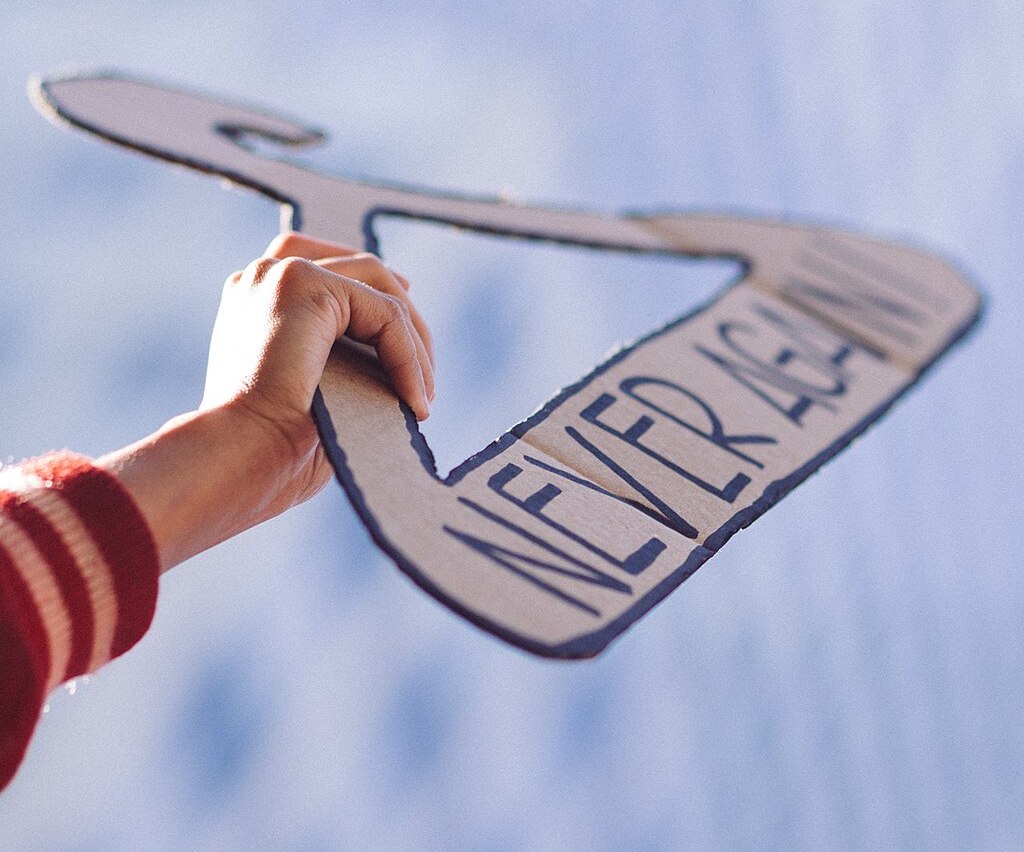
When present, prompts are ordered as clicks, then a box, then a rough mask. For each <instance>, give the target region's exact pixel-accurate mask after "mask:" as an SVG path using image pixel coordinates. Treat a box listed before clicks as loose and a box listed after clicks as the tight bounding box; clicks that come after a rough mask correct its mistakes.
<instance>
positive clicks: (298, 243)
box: [267, 231, 309, 257]
mask: <svg viewBox="0 0 1024 852" xmlns="http://www.w3.org/2000/svg"><path fill="white" fill-rule="evenodd" d="M308 244H309V239H308V238H307V237H303V236H301V235H300V234H297V233H296V232H295V231H287V232H285V233H283V234H278V235H277V236H276V237H274V239H272V240H271V241H270V245H269V246H267V254H273V255H277V256H279V257H287V256H289V255H295V254H302V253H303V249H304V248H305V247H306V246H307V245H308Z"/></svg>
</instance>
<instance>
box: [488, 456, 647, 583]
mask: <svg viewBox="0 0 1024 852" xmlns="http://www.w3.org/2000/svg"><path fill="white" fill-rule="evenodd" d="M522 472H523V469H522V468H521V467H519V466H518V465H515V464H507V465H505V466H504V467H503V468H502V469H501V470H499V471H498V472H497V473H496V474H494V475H493V476H491V478H490V479H488V480H487V487H488V488H490V489H491V490H492V491H494V492H495V493H496V494H500V495H501V496H502V497H504V498H505V499H506V500H508V501H509V502H511V503H512V504H513V505H515V506H518V507H519V508H520V509H522V510H523V511H525V512H527V513H528V514H530V515H533V517H535V518H537V519H538V520H540V521H541V522H542V523H544V524H546V525H547V526H549V527H551V529H553V530H555V531H556V532H558V533H559V534H561V535H563V536H565V537H566V538H568V539H571V540H572V541H574V542H576V543H577V544H579V545H581V546H582V547H584V548H586V549H587V550H589V551H590V552H591V553H593V554H594V555H595V556H598V557H600V558H601V559H603V560H604V561H605V562H607V563H608V564H610V565H613V566H614V567H616V568H618V569H620V570H622V571H625V572H626V573H627V574H631V575H633V576H634V577H635V576H637V575H638V574H640V573H641V572H643V571H644V570H645V569H646V568H648V567H650V565H651V563H653V562H654V560H655V559H657V558H658V556H660V555H661V553H662V551H664V550H665V544H664V542H662V541H660V540H659V539H657V538H650V539H648V540H647V541H646V542H645V543H644V544H642V545H641V546H640V547H638V548H637V549H636V550H634V551H633V552H632V553H631V554H629V556H627V557H626V558H625V559H617V558H616V557H614V556H612V555H611V554H610V553H608V552H607V551H606V550H603V549H602V548H600V547H598V546H597V545H596V544H594V543H593V542H592V541H589V540H588V539H586V538H584V537H583V536H581V535H579V534H578V533H576V532H574V531H572V530H570V529H569V528H568V527H565V526H563V525H562V524H560V523H558V522H557V521H555V520H553V519H552V518H550V517H548V516H547V515H545V514H544V509H545V508H546V507H547V506H548V504H549V503H551V501H552V500H554V499H555V498H556V497H558V496H559V495H560V494H562V489H561V488H559V487H558V486H556V485H554V484H553V483H550V482H549V483H546V484H545V485H544V486H543V487H541V488H540V489H539V490H537V491H535V492H534V493H533V494H531V495H530V496H529V497H527V498H526V499H525V500H520V499H519V498H518V497H515V496H513V495H512V494H510V493H509V492H508V491H506V490H505V486H506V485H508V484H509V483H510V482H511V481H512V480H513V479H515V478H516V477H517V476H519V475H520V474H521V473H522Z"/></svg>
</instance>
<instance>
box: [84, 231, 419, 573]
mask: <svg viewBox="0 0 1024 852" xmlns="http://www.w3.org/2000/svg"><path fill="white" fill-rule="evenodd" d="M408 288H409V285H408V282H406V281H405V279H404V278H402V277H401V276H398V275H396V274H395V273H393V272H392V271H390V270H389V269H388V268H387V267H386V266H384V264H383V263H382V262H381V261H380V260H379V259H378V258H377V257H375V256H374V255H372V254H368V253H365V252H357V251H355V250H354V249H350V248H347V247H344V246H340V245H337V244H334V243H329V242H326V241H323V240H317V239H313V238H311V237H307V236H305V235H302V234H297V233H285V234H282V235H280V236H279V237H277V238H275V239H274V240H273V242H271V243H270V245H269V246H268V247H267V250H266V253H265V255H264V256H263V257H261V258H259V259H258V260H255V261H253V262H252V263H251V264H249V265H248V266H247V267H246V268H245V269H244V270H242V271H240V272H236V273H234V274H233V275H231V276H230V277H229V278H228V279H227V281H226V282H225V285H224V291H223V294H222V298H221V304H220V309H219V311H218V314H217V320H216V323H215V325H214V330H213V335H212V338H211V341H210V356H209V361H208V365H207V376H206V387H205V390H204V394H203V400H202V404H201V405H200V408H199V411H198V412H193V413H191V414H187V415H183V416H182V417H179V418H176V419H175V420H172V421H171V422H170V423H168V424H167V426H165V427H164V428H163V429H161V430H160V431H158V432H157V433H155V434H154V435H153V436H150V438H148V439H144V440H143V441H140V442H139V443H138V444H136V445H133V446H132V447H128V448H125V450H122V451H119V452H117V453H114V454H111V455H110V456H108V457H106V458H104V459H101V460H100V461H101V463H102V464H104V466H106V467H108V468H109V469H110V470H112V471H113V472H114V473H116V474H117V475H118V476H119V477H120V478H121V479H122V481H123V482H124V483H125V484H126V485H127V486H128V488H129V490H130V491H132V493H133V495H134V496H135V497H136V500H137V501H138V502H139V504H140V506H141V507H142V509H143V512H144V514H146V516H147V518H148V519H149V521H150V524H151V526H152V527H153V531H154V534H155V537H156V538H157V542H158V547H159V548H160V550H161V559H162V564H163V568H164V570H166V569H167V568H169V567H171V565H174V564H177V563H178V562H181V561H183V560H184V559H187V558H188V557H189V556H191V555H193V554H195V553H198V552H199V551H201V550H203V549H205V548H207V547H210V546H212V545H213V544H216V543H217V542H218V541H222V540H224V539H226V538H228V537H230V536H232V535H234V534H236V533H238V532H241V531H242V530H244V529H247V528H248V527H251V526H255V525H256V524H258V523H260V522H261V521H264V520H266V519H268V518H271V517H273V516H274V515H277V514H279V513H281V512H283V511H284V510H286V509H287V508H289V507H291V506H294V505H296V504H298V503H301V502H303V501H304V500H307V499H308V498H309V497H311V496H313V495H314V494H315V493H317V492H318V491H319V490H321V489H322V488H323V486H324V485H325V484H326V483H327V482H328V480H329V479H330V477H331V473H332V471H331V467H330V464H329V462H328V461H327V458H326V454H325V453H324V451H323V449H322V448H321V446H320V441H319V438H318V436H317V433H316V428H315V425H314V423H313V419H312V415H311V414H310V408H311V405H312V401H313V395H314V393H315V391H316V387H317V385H318V384H319V382H320V379H321V377H322V375H323V370H324V366H325V364H326V363H327V358H328V356H329V355H330V352H331V348H332V347H333V346H334V344H335V342H336V341H337V340H338V339H339V338H340V337H342V336H343V335H347V336H349V337H351V338H352V339H354V340H357V341H359V342H361V343H367V344H370V345H371V346H373V347H374V348H375V349H376V350H377V354H378V356H379V358H380V361H381V364H382V366H383V368H384V370H385V372H386V373H387V375H388V378H389V379H390V381H391V383H392V385H393V386H394V388H395V391H396V392H397V394H398V396H399V397H400V398H401V399H402V400H403V401H404V402H406V403H407V404H408V405H409V406H410V408H412V410H413V412H415V414H416V417H417V418H418V419H420V420H423V419H425V418H426V417H427V414H428V406H429V401H430V400H431V399H432V398H433V395H434V367H433V350H432V347H431V340H430V333H429V331H428V329H427V326H426V324H425V323H424V322H423V319H422V317H420V315H419V313H418V312H417V311H416V309H415V307H414V306H413V304H412V302H411V301H410V300H409V296H408ZM183 498H184V499H183Z"/></svg>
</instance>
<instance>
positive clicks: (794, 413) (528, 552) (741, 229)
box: [33, 74, 981, 658]
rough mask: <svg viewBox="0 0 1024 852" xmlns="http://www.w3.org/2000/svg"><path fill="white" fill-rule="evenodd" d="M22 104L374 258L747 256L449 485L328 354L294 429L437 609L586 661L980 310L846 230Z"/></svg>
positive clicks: (57, 99) (408, 416)
mask: <svg viewBox="0 0 1024 852" xmlns="http://www.w3.org/2000/svg"><path fill="white" fill-rule="evenodd" d="M33 96H34V99H35V102H36V104H37V105H38V106H39V107H40V108H41V109H42V110H43V111H44V112H45V113H47V114H48V115H50V116H51V117H54V118H57V119H59V120H61V121H64V122H67V123H69V124H71V125H73V126H75V127H78V128H79V129H82V130H86V131H88V132H90V133H94V134H96V135H98V136H100V137H103V138H105V139H107V140H109V141H112V142H115V143H118V144H120V145H124V146H127V147H130V148H133V149H135V150H137V151H141V152H143V153H146V154H150V155H152V156H155V157H159V158H161V159H163V160H167V161H170V162H174V163H179V164H183V165H186V166H189V167H191V168H195V169H199V170H201V171H204V172H209V173H211V174H214V175H218V176H221V177H224V178H227V179H228V180H230V181H232V182H234V183H236V184H240V185H243V186H246V187H250V188H252V189H255V190H257V191H258V192H261V193H263V194H265V195H267V196H269V197H271V198H273V199H275V200H276V201H278V202H279V203H280V204H281V205H282V221H283V225H284V226H285V227H288V228H292V229H294V230H302V231H305V232H307V233H311V234H313V235H315V236H319V237H322V238H324V239H330V240H334V241H338V242H342V243H347V244H350V245H363V246H365V247H366V248H368V249H370V250H376V238H375V236H374V221H375V219H377V217H380V216H404V217H409V218H412V219H419V220H428V221H432V222H439V223H448V224H451V225H454V226H458V227H460V228H467V229H471V230H475V231H481V232H487V233H494V234H502V235H506V236H509V237H520V238H529V239H538V240H550V241H555V242H561V243H569V244H575V245H583V246H593V247H599V248H605V249H614V250H620V251H632V252H652V253H662V254H668V255H680V256H689V257H722V258H731V259H736V260H739V261H741V262H742V264H743V268H744V270H745V273H744V274H743V275H742V277H741V278H740V279H739V280H738V281H736V282H734V283H733V284H731V285H730V286H728V287H727V288H725V289H724V291H723V292H722V293H720V294H719V295H718V296H717V298H716V299H715V300H714V301H712V302H711V303H709V304H707V305H705V306H703V307H701V308H700V309H698V310H696V311H694V312H692V313H689V314H687V315H685V316H682V317H679V318H677V319H674V320H672V321H671V322H669V323H668V324H667V325H665V326H664V327H662V328H659V329H657V330H655V331H653V332H652V333H651V334H649V335H648V336H647V337H645V338H643V339H641V340H639V341H637V342H635V343H633V344H632V345H630V346H629V347H628V348H625V349H622V350H620V351H618V352H617V353H616V354H614V355H613V356H611V357H610V358H609V359H608V360H606V361H605V362H603V363H601V364H599V365H598V366H597V367H595V368H594V369H593V370H592V371H591V372H590V373H589V374H587V375H586V376H584V377H582V378H581V379H579V381H577V382H576V383H574V384H572V385H571V386H569V387H566V388H565V389H563V390H562V391H560V392H559V393H558V394H557V395H556V396H555V397H553V398H552V399H550V400H548V401H547V402H546V403H544V405H543V406H542V407H540V408H539V409H538V410H537V411H536V412H535V413H534V414H532V415H530V416H529V417H528V418H527V419H526V420H523V421H522V422H520V423H518V424H516V425H515V426H513V427H512V428H511V429H509V430H508V431H507V432H506V433H505V434H503V435H502V436H501V437H500V438H498V439H497V440H495V441H494V442H492V443H491V444H490V445H489V446H487V447H484V448H483V449H481V450H480V451H479V452H477V453H476V454H475V455H473V456H471V457H470V458H468V459H466V460H465V461H464V462H463V463H462V464H461V465H459V466H458V467H456V468H455V469H454V470H453V471H452V472H451V473H450V474H449V475H448V476H447V477H446V478H444V479H441V478H440V477H439V476H438V475H437V473H436V470H435V466H434V462H433V456H432V454H431V451H430V448H429V446H428V445H427V442H426V440H425V439H424V437H423V436H422V434H421V433H420V431H419V428H418V426H417V423H416V420H415V418H414V417H413V415H412V413H411V411H410V410H409V409H408V408H407V407H406V406H404V405H403V404H401V403H400V402H399V401H398V399H397V398H396V397H395V395H394V394H393V392H392V391H391V389H390V388H389V386H388V384H387V382H386V380H385V378H384V376H383V373H382V372H381V370H380V369H379V366H378V365H377V363H376V361H375V359H374V358H373V357H372V356H371V355H367V354H366V352H365V350H364V349H363V348H361V347H357V346H354V345H349V344H346V343H345V342H344V341H343V342H341V343H339V345H338V346H336V347H335V351H334V353H333V355H332V357H331V360H330V362H329V364H328V366H327V370H326V372H325V374H324V377H323V380H322V382H321V385H320V388H319V391H318V393H317V395H316V399H315V401H314V405H313V415H314V417H315V419H316V422H317V426H318V429H319V431H320V436H321V439H322V442H323V444H324V447H325V448H326V450H327V454H328V456H329V458H330V460H331V463H332V464H333V466H334V469H335V471H336V473H337V478H338V480H339V482H340V483H341V485H342V486H343V487H344V489H345V491H346V492H347V494H348V497H349V499H350V500H351V502H352V505H353V506H354V507H355V509H356V511H357V513H358V514H359V517H360V518H361V519H362V522H363V523H364V524H365V525H366V527H367V528H368V530H369V531H370V533H371V535H372V537H373V539H374V541H375V542H376V543H377V544H378V545H379V546H380V547H381V549H383V550H384V551H385V552H386V553H387V554H388V556H390V557H391V559H392V560H394V562H395V563H396V564H397V565H398V566H399V567H400V568H401V569H402V570H403V571H404V572H405V573H406V574H407V575H409V577H411V578H412V579H413V580H414V581H415V582H416V583H417V584H419V585H420V586H421V587H422V588H423V589H425V590H426V591H427V592H429V593H430V594H431V595H433V596H434V597H435V598H437V599H438V600H439V601H441V602H442V603H444V604H445V605H447V606H448V607H450V608H451V609H452V610H454V611H455V612H457V613H459V614H461V615H463V616H464V617H465V618H467V619H469V620H470V621H471V622H473V623H475V624H477V625H478V626H480V627H482V628H483V629H485V630H487V631H489V632H491V633H493V634H494V635H496V636H499V637H501V638H502V639H505V640H507V641H508V642H511V643H513V644H514V645H517V646H519V647H521V648H524V649H526V650H527V651H531V652H534V653H537V654H541V655H544V656H550V657H561V658H577V657H590V656H593V655H595V654H597V653H599V652H601V651H602V650H604V648H605V647H607V645H608V643H609V642H611V641H612V640H613V639H614V638H615V637H617V636H618V635H619V634H620V633H622V632H623V631H624V630H625V629H626V628H627V627H629V626H630V625H631V624H632V623H634V622H635V621H636V620H637V619H638V618H640V617H641V616H642V615H643V614H644V613H645V612H647V611H648V610H650V609H651V607H653V606H654V605H655V604H656V603H658V602H659V601H660V600H662V599H663V598H664V597H665V596H666V595H668V594H669V592H671V591H672V590H673V589H675V588H676V587H677V586H678V585H679V584H680V583H682V582H683V580H685V579H686V578H687V577H689V576H690V575H691V574H692V573H693V572H694V571H696V570H697V569H698V568H699V567H700V566H701V565H703V564H704V563H705V562H706V561H707V560H708V559H710V558H711V557H712V556H713V555H714V554H715V553H716V552H717V551H718V550H719V549H720V548H721V547H722V545H723V544H725V542H726V541H727V540H728V539H729V538H730V537H731V536H732V535H733V534H734V533H735V532H736V531H737V530H739V529H741V528H743V527H746V526H748V525H749V524H750V523H752V522H753V521H754V520H755V519H756V518H758V517H759V516H760V515H762V514H763V513H764V512H766V511H767V510H768V509H769V508H770V507H771V506H773V505H774V504H775V503H776V502H778V501H779V500H780V499H781V498H782V497H783V496H785V495H786V494H787V493H788V492H789V491H790V490H792V489H793V488H794V487H796V486H797V485H798V484H799V483H800V482H802V481H803V480H804V479H806V478H807V477H808V476H810V475H811V474H812V473H814V472H815V471H816V470H817V469H818V468H819V467H821V466H822V465H823V464H824V463H825V462H826V461H828V460H829V459H830V458H832V457H833V456H835V455H836V454H837V453H839V452H840V451H841V450H843V449H844V448H845V447H847V446H848V445H849V444H850V443H851V441H853V440H854V438H856V437H857V436H858V435H860V434H861V433H862V432H863V431H864V430H865V429H866V428H867V427H868V426H870V425H871V424H872V423H873V422H875V421H876V420H878V418H879V417H881V416H882V415H883V414H884V413H885V412H886V410H887V409H888V408H889V406H890V405H892V403H893V402H894V401H895V400H896V399H897V398H898V397H899V396H900V395H901V394H903V393H904V392H905V391H906V390H907V389H908V388H909V387H910V386H912V385H913V384H914V383H915V382H916V381H917V380H918V379H919V378H920V377H921V375H922V374H923V372H924V371H925V370H927V369H928V368H929V367H930V366H931V365H932V364H933V363H934V362H935V361H936V359H938V358H939V357H940V356H941V355H942V354H943V353H944V352H946V351H947V350H948V349H949V347H950V346H952V344H953V343H955V342H956V341H957V340H959V339H960V338H961V337H962V336H963V335H964V334H965V333H966V332H967V331H968V330H969V329H970V328H971V327H972V325H973V324H974V323H975V322H976V320H977V318H978V316H979V313H980V308H981V300H980V298H979V295H978V293H977V292H976V291H975V290H974V288H973V287H972V286H971V284H970V283H969V282H968V281H967V280H966V279H965V278H964V277H963V276H962V275H961V274H960V273H959V272H958V271H957V270H956V269H954V268H953V267H952V266H950V265H949V264H948V263H946V262H944V261H943V260H940V259H939V258H936V257H934V256H932V255H931V254H928V253H925V252H921V251H918V250H916V249H912V248H909V247H906V246H903V245H898V244H894V243H889V242H884V241H880V240H876V239H873V238H870V237H867V236H863V235H860V234H854V233H849V232H846V231H841V230H837V229H833V228H826V227H820V226H814V225H804V224H793V223H789V222H779V221H772V220H767V219H756V218H743V217H735V216H724V215H714V214H706V213H655V214H651V215H636V214H632V215H621V216H614V215H603V214H597V213H586V212H577V211H569V210H557V209H548V208H542V207H530V206H519V205H515V204H510V203H506V202H503V201H498V200H489V199H477V198H467V197H457V196H451V195H444V194H438V193H431V192H425V191H420V190H414V189H406V188H402V187H397V186H390V185H376V184H372V183H367V182H357V181H354V180H347V179H343V178H337V177H330V176H327V175H324V174H320V173H318V172H315V171H312V170H310V169H308V168H305V167H302V166H299V165H297V164H295V163H293V162H289V161H288V160H287V159H279V158H276V157H275V158H272V157H268V156H266V155H265V154H263V153H261V151H262V150H264V149H265V148H266V144H265V143H271V144H276V145H279V146H281V147H282V149H286V148H288V147H295V146H301V145H306V144H310V143H315V142H318V141H320V140H321V139H322V138H323V136H322V134H321V133H320V132H318V131H316V130H313V129H311V128H309V127H307V126H306V125H305V124H302V123H300V122H296V121H293V120H289V119H285V118H281V117H277V116H274V115H270V114H268V113H264V112H261V111H258V110H255V109H251V108H248V107H243V106H239V105H236V104H231V103H226V102H223V101H220V100H217V99H213V98H210V97H207V96H203V95H197V94H194V93H190V92H185V91H180V90H177V89H173V88H167V87H164V86H159V85H153V84H151V83H147V82H143V81H139V80H136V79H131V78H128V77H123V76H119V75H112V74H96V75H82V76H71V77H63V78H50V79H44V80H39V81H35V82H34V84H33ZM254 141H259V142H260V143H261V145H260V146H259V148H257V146H256V145H254V144H253V142H254ZM672 314H673V310H672V306H666V315H667V317H668V316H671V315H672Z"/></svg>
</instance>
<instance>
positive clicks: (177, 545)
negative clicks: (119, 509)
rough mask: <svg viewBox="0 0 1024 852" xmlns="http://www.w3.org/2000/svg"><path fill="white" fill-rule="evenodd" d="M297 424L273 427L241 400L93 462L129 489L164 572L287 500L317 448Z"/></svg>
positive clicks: (193, 415) (185, 418)
mask: <svg viewBox="0 0 1024 852" xmlns="http://www.w3.org/2000/svg"><path fill="white" fill-rule="evenodd" d="M309 431H310V432H311V433H312V446H309V444H310V440H311V439H310V438H309V437H308V435H307V434H306V433H305V432H304V431H303V429H302V428H301V425H299V424H296V425H292V426H287V427H286V426H279V425H277V424H276V423H274V422H273V421H271V420H269V419H268V418H265V417H260V416H259V415H257V414H254V413H253V411H252V410H251V409H248V408H247V407H246V406H244V405H234V404H228V405H224V406H218V407H215V408H210V409H207V410H201V411H196V412H190V413H188V414H183V415H181V416H179V417H175V418H174V419H172V420H170V421H168V422H167V423H166V424H165V425H164V426H163V427H161V428H160V429H159V430H157V431H156V432H154V433H153V434H152V435H150V436H149V437H147V438H144V439H142V440H141V441H138V442H137V443H135V444H132V445H131V446H128V447H125V448H124V449H121V450H118V451H117V452H114V453H111V454H109V455H107V456H104V457H103V458H101V459H99V460H98V461H97V465H98V466H100V467H104V468H106V469H107V470H109V471H111V472H112V473H114V474H115V475H116V476H117V477H118V478H119V479H120V480H121V482H122V484H123V485H124V486H125V487H126V488H127V489H128V491H129V492H130V493H131V495H132V497H133V498H134V499H135V501H136V503H137V504H138V506H139V508H140V509H141V511H142V513H143V515H144V516H145V517H146V520H147V521H148V522H149V525H150V528H151V530H152V531H153V536H154V539H155V540H156V543H157V548H158V550H159V552H160V561H161V569H162V570H164V571H166V570H167V569H169V568H171V567H173V566H174V565H177V564H179V563H180V562H183V561H185V560H186V559H188V558H190V557H191V556H194V555H195V554H197V553H200V552H201V551H203V550H206V549H208V548H210V547H212V546H214V545H215V544H218V543H219V542H221V541H224V540H225V539H227V538H230V537H231V536H233V535H236V534H237V533H240V532H242V531H243V530H246V529H248V528H249V527H251V526H254V525H256V524H258V523H260V522H261V521H263V520H266V519H267V518H269V517H272V516H274V515H276V514H278V513H280V512H281V511H283V510H284V509H286V508H288V506H289V505H291V503H292V502H294V501H293V500H292V501H289V499H288V495H289V493H290V490H289V487H288V485H289V482H290V481H291V480H292V479H293V478H294V475H295V471H296V470H297V465H299V464H300V461H299V459H300V458H301V456H302V454H303V453H308V454H313V453H315V451H316V443H315V439H316V432H315V428H314V427H313V425H312V422H311V421H310V424H309Z"/></svg>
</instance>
